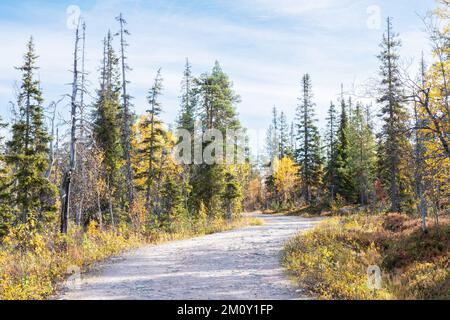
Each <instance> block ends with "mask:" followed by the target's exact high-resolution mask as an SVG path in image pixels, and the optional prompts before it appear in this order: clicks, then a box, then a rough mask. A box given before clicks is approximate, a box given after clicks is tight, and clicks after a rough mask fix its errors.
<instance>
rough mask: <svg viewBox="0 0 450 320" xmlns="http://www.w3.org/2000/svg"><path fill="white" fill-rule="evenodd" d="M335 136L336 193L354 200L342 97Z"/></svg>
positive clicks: (347, 128)
mask: <svg viewBox="0 0 450 320" xmlns="http://www.w3.org/2000/svg"><path fill="white" fill-rule="evenodd" d="M337 136H338V142H337V146H336V159H335V169H336V171H335V172H336V176H335V179H336V180H335V182H336V194H339V195H340V196H342V197H344V198H345V199H346V200H347V201H349V202H352V201H354V200H355V193H354V192H355V190H354V186H353V180H352V176H351V171H350V144H351V141H350V140H349V118H348V113H347V105H346V104H345V100H344V97H342V98H341V116H340V121H339V129H338V132H337Z"/></svg>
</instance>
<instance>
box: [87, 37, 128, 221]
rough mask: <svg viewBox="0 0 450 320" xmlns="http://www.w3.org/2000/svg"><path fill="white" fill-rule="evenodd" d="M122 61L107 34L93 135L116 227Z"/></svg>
mask: <svg viewBox="0 0 450 320" xmlns="http://www.w3.org/2000/svg"><path fill="white" fill-rule="evenodd" d="M118 63H119V60H118V58H117V56H116V54H115V52H114V49H113V47H112V36H111V33H108V35H107V37H106V39H105V42H104V57H103V65H102V70H101V78H100V89H99V90H98V91H97V96H98V97H97V101H96V102H95V104H94V111H93V135H94V139H95V142H96V145H97V147H98V148H99V149H100V150H101V152H102V166H103V169H104V179H105V183H106V186H107V189H108V199H107V202H108V207H109V215H110V220H111V221H110V222H111V224H112V225H113V226H114V225H115V217H114V211H117V205H116V201H114V199H113V197H114V194H115V193H116V192H117V191H118V185H119V181H120V180H121V172H120V171H121V170H120V168H121V167H120V163H121V159H122V155H123V150H122V145H121V133H122V130H121V123H120V118H121V106H120V90H121V86H120V80H119V77H120V74H119V71H118Z"/></svg>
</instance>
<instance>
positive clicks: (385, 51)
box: [378, 18, 411, 212]
mask: <svg viewBox="0 0 450 320" xmlns="http://www.w3.org/2000/svg"><path fill="white" fill-rule="evenodd" d="M400 46H401V42H400V40H398V35H397V34H395V33H394V32H393V31H392V22H391V19H390V18H388V19H387V32H386V34H385V35H384V36H383V42H382V44H381V48H382V52H381V54H380V55H379V56H378V58H379V60H380V62H381V66H380V75H381V77H382V80H381V87H380V92H381V95H380V97H379V99H378V103H380V104H381V105H382V109H381V117H382V120H383V122H384V124H383V128H382V132H381V134H380V136H379V150H378V157H379V175H380V178H381V180H382V181H383V182H384V184H385V185H386V186H387V189H388V190H389V197H390V201H391V208H390V210H391V211H394V212H397V211H404V210H406V209H407V208H408V207H409V206H410V201H411V198H410V195H411V185H410V183H411V182H410V177H409V173H408V172H407V163H406V161H407V157H408V155H409V154H410V151H411V146H410V143H409V140H408V135H407V134H408V130H407V112H406V110H405V108H404V106H403V104H402V103H403V100H404V98H403V88H402V83H401V79H400V70H399V65H398V63H399V55H398V48H399V47H400Z"/></svg>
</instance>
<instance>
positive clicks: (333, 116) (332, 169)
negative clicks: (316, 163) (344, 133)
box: [325, 102, 338, 200]
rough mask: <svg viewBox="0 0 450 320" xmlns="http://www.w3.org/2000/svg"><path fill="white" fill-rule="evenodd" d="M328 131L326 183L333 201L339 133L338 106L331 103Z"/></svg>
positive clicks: (326, 137) (326, 138) (326, 139)
mask: <svg viewBox="0 0 450 320" xmlns="http://www.w3.org/2000/svg"><path fill="white" fill-rule="evenodd" d="M326 120H327V131H326V136H325V141H326V150H327V166H326V171H325V183H326V186H327V188H328V190H329V193H330V197H331V200H334V198H335V196H336V186H337V181H336V176H337V174H336V169H337V168H336V149H337V142H338V138H337V133H338V114H337V110H336V106H335V105H334V103H333V102H331V103H330V108H329V109H328V117H327V119H326Z"/></svg>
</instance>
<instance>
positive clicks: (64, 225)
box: [61, 24, 80, 234]
mask: <svg viewBox="0 0 450 320" xmlns="http://www.w3.org/2000/svg"><path fill="white" fill-rule="evenodd" d="M79 27H80V26H79V24H78V26H77V29H76V31H75V49H74V59H73V61H74V62H73V83H72V96H71V114H70V116H71V131H70V153H69V165H68V166H67V167H66V169H65V172H64V178H63V184H62V188H61V189H62V193H61V202H62V208H61V233H65V234H67V232H68V229H69V214H70V213H69V210H70V188H71V183H72V176H73V172H74V171H75V168H76V125H77V94H78V50H79V48H78V44H79V40H80V37H79Z"/></svg>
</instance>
